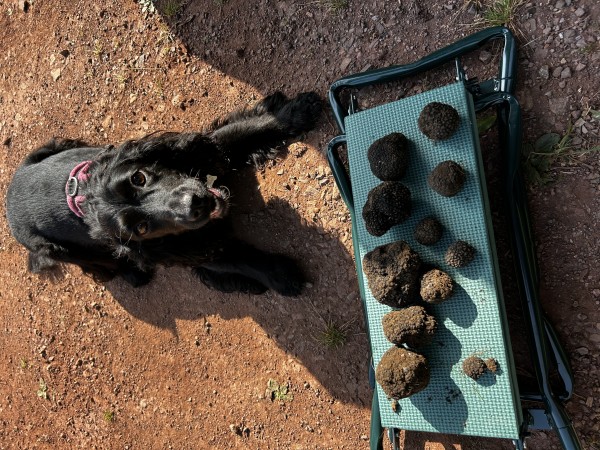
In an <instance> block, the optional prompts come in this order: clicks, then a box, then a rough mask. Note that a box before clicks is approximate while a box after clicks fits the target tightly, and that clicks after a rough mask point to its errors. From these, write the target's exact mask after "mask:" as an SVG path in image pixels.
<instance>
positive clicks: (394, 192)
mask: <svg viewBox="0 0 600 450" xmlns="http://www.w3.org/2000/svg"><path fill="white" fill-rule="evenodd" d="M410 212H411V200H410V191H409V190H408V188H407V187H406V186H404V185H403V184H402V183H400V182H399V181H384V182H383V183H381V184H379V185H378V186H375V187H374V188H373V189H371V191H370V192H369V195H368V196H367V201H366V203H365V206H364V207H363V211H362V215H363V219H364V220H365V226H366V228H367V231H368V232H369V233H371V234H372V235H373V236H383V235H384V234H385V233H386V232H387V231H388V230H389V229H390V228H392V227H393V226H394V225H397V224H399V223H402V222H404V221H405V220H406V219H408V218H409V216H410Z"/></svg>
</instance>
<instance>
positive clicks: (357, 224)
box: [328, 27, 581, 450]
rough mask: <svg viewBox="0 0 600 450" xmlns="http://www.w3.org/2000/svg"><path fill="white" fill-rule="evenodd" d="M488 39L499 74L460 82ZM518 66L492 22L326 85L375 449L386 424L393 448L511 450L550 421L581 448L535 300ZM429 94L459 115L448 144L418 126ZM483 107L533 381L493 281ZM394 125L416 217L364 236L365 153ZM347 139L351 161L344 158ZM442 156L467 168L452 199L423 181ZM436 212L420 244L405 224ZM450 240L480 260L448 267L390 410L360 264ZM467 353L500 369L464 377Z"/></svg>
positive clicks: (375, 312)
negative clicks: (359, 305)
mask: <svg viewBox="0 0 600 450" xmlns="http://www.w3.org/2000/svg"><path fill="white" fill-rule="evenodd" d="M496 40H497V41H499V43H500V44H501V45H502V50H501V60H500V64H499V72H498V75H497V77H495V78H492V79H489V80H486V81H477V80H476V79H474V80H469V79H467V76H466V73H465V71H464V70H463V67H462V63H461V60H460V57H461V56H463V55H466V54H467V53H469V52H473V51H474V50H477V49H480V48H482V47H483V46H485V45H488V43H490V42H491V41H496ZM452 61H455V62H456V72H457V75H456V82H454V83H451V84H449V85H446V86H441V87H437V88H434V89H431V90H427V91H425V92H422V93H418V94H416V95H412V96H409V97H405V98H402V99H400V100H396V101H392V102H389V103H384V104H382V105H379V106H375V107H370V108H368V109H365V110H363V111H359V110H358V103H357V100H356V96H355V95H354V92H353V91H354V90H355V89H359V88H364V87H367V86H372V85H377V84H381V83H388V82H394V81H400V80H402V79H403V78H406V77H414V76H415V75H420V74H422V73H423V72H425V71H430V70H432V69H436V68H438V67H440V66H442V65H443V64H446V63H449V62H452ZM515 72H516V48H515V42H514V38H513V36H512V34H511V33H510V31H509V30H508V29H506V28H504V27H494V28H490V29H486V30H483V31H480V32H477V33H475V34H473V35H471V36H469V37H466V38H464V39H462V40H460V41H458V42H456V43H455V44H452V45H450V46H448V47H446V48H443V49H441V50H439V51H437V52H435V53H432V54H430V55H429V56H426V57H425V58H423V59H421V60H419V61H417V62H415V63H412V64H408V65H400V66H392V67H388V68H383V69H377V70H372V71H367V72H363V73H358V74H354V75H350V76H347V77H345V78H342V79H340V80H338V81H336V82H335V83H333V84H332V86H331V88H330V90H329V101H330V103H331V106H332V108H333V113H334V116H335V120H336V124H337V127H338V129H339V131H340V133H341V134H340V135H339V136H337V137H335V138H334V139H332V141H331V142H330V143H329V147H328V159H329V163H330V166H331V168H332V171H333V174H334V178H335V180H336V184H337V186H338V188H339V190H340V192H341V195H342V198H343V199H344V201H345V203H346V205H347V207H348V209H349V210H350V214H351V217H352V236H353V244H354V252H355V259H356V266H357V273H358V279H359V286H360V291H361V297H362V301H363V306H364V311H365V317H366V323H367V326H368V331H369V340H370V345H371V353H372V364H371V370H370V373H369V378H370V381H371V384H372V385H373V387H374V394H373V404H372V418H371V442H370V444H371V449H379V448H382V445H383V436H384V431H383V430H384V429H387V434H388V437H389V439H390V440H391V442H392V445H393V447H394V448H398V446H399V443H398V434H397V430H399V429H404V430H416V431H430V432H439V433H446V434H464V435H473V436H482V437H496V438H505V439H511V440H512V441H513V443H514V444H515V447H516V448H518V449H522V448H524V445H525V444H524V441H525V438H526V436H527V435H528V432H529V431H531V430H534V429H553V430H555V431H556V432H557V433H558V436H559V438H560V441H561V442H562V445H563V446H564V448H565V449H567V450H571V449H580V448H581V445H580V443H579V440H578V438H577V436H576V434H575V431H574V429H573V426H572V424H571V421H570V419H569V417H568V416H567V413H566V411H565V408H564V406H563V402H564V401H566V400H568V399H569V398H570V397H571V395H572V392H573V381H572V374H571V371H570V368H569V364H568V361H567V359H566V357H565V355H564V352H563V350H562V348H561V346H560V344H559V342H558V340H557V337H556V335H555V334H554V332H553V330H552V327H551V326H550V324H549V323H548V321H547V320H546V319H545V317H544V314H543V312H542V310H541V307H540V302H539V295H538V285H539V271H538V266H537V263H536V259H535V251H534V247H533V239H532V235H531V229H530V224H529V219H528V212H527V203H526V194H525V190H524V186H523V182H522V179H521V173H520V158H521V112H520V107H519V104H518V102H517V100H516V98H515V97H514V87H515ZM348 94H349V95H348ZM342 98H347V100H345V101H343V100H342ZM434 101H436V102H442V103H446V104H450V105H452V106H453V107H454V108H455V109H456V110H457V111H458V113H459V115H460V118H461V123H460V126H459V128H458V130H457V132H456V133H455V135H454V136H452V137H451V138H450V139H448V140H446V141H439V142H436V141H432V140H430V139H428V138H427V137H425V136H424V135H423V133H421V132H420V130H419V128H418V127H417V119H418V116H419V113H420V111H421V110H422V108H423V107H424V105H426V104H428V103H430V102H434ZM343 103H345V104H346V105H345V106H344V105H343ZM490 108H495V113H496V123H497V126H498V135H499V148H500V152H501V154H502V160H503V161H504V169H503V180H504V188H503V190H504V192H503V195H504V196H505V198H506V203H507V208H506V209H507V210H506V217H507V222H508V224H509V234H510V241H511V242H510V247H511V249H512V254H513V259H514V269H515V276H514V277H515V280H516V281H515V283H516V285H517V287H518V293H519V295H518V296H519V297H520V300H521V304H522V309H523V312H524V323H525V326H526V327H527V329H528V336H529V338H530V339H529V340H530V343H529V344H530V356H531V362H532V367H533V368H534V372H535V378H536V380H537V382H536V383H535V384H537V387H536V388H534V389H531V388H530V387H525V386H521V385H520V380H519V379H518V377H517V375H516V370H515V364H514V358H513V354H512V350H511V344H510V338H509V332H508V321H507V314H506V309H505V305H504V299H503V293H502V292H503V289H502V284H501V282H500V270H499V266H498V258H497V254H496V243H495V239H494V230H493V226H492V222H491V218H490V207H489V201H488V195H487V188H486V177H485V173H484V166H483V163H482V155H481V151H480V147H479V136H478V131H477V118H476V113H477V112H480V111H483V110H486V109H490ZM392 132H400V133H403V134H404V135H405V136H406V137H407V138H408V139H409V141H410V142H411V145H412V147H411V161H410V164H409V170H408V174H407V175H406V176H405V178H403V180H402V182H403V183H404V184H406V185H407V186H408V187H409V188H410V190H411V192H412V204H413V207H412V214H411V216H410V218H409V219H408V220H407V221H406V222H405V223H403V224H401V225H397V226H394V227H392V228H391V229H390V230H389V231H388V232H387V233H385V234H384V235H383V236H381V237H376V236H373V235H371V234H370V233H368V232H367V230H366V227H365V223H364V220H363V217H362V214H361V211H362V208H363V205H364V204H365V201H366V198H367V195H368V192H369V191H370V190H371V189H372V188H373V187H375V186H376V185H378V184H379V183H380V180H378V179H377V178H376V177H375V176H374V175H373V173H372V172H371V170H370V167H369V163H368V160H367V157H366V155H367V149H368V148H369V146H370V145H371V144H372V143H373V142H374V141H375V140H377V139H379V138H381V137H383V136H386V135H388V134H390V133H392ZM343 145H345V148H346V152H347V165H346V164H345V163H346V161H343V160H342V158H341V157H340V154H342V153H341V152H340V150H341V149H342V146H343ZM448 159H452V160H455V161H457V162H459V163H460V164H461V166H462V167H463V168H464V169H465V170H466V172H467V182H466V183H465V187H464V189H463V190H462V191H461V192H460V194H459V195H457V196H455V197H452V198H451V199H449V198H445V197H442V196H439V195H437V194H436V193H435V192H433V191H432V190H431V189H428V187H427V182H426V179H427V174H428V173H429V172H430V171H431V170H432V169H433V167H435V165H436V164H438V163H439V162H441V161H444V160H448ZM432 214H433V215H435V216H436V217H438V218H440V220H441V221H442V223H443V224H444V227H445V232H444V237H443V238H442V240H441V241H440V242H439V243H438V244H436V245H435V246H432V247H425V246H420V245H419V244H418V243H416V242H415V240H414V238H413V235H412V230H413V229H414V226H415V224H416V223H417V222H418V221H419V220H421V219H422V218H423V217H425V216H427V215H432ZM456 239H461V240H465V241H467V242H469V243H470V244H472V245H473V246H474V247H475V248H476V251H477V256H476V258H475V260H474V261H473V263H472V264H470V265H469V266H468V267H466V268H462V269H455V268H452V267H445V270H446V271H447V272H448V273H449V274H450V275H451V276H452V278H453V279H454V280H455V282H456V285H457V287H458V288H457V289H456V292H455V294H454V295H453V297H452V298H451V299H450V300H449V301H447V302H445V303H443V304H440V305H434V306H433V307H432V310H433V314H434V316H435V317H436V318H437V321H438V324H439V327H438V330H437V332H436V334H435V337H434V340H433V342H432V343H431V344H428V345H427V347H425V348H424V349H423V353H424V354H425V355H426V357H427V358H428V361H429V365H430V368H431V380H430V383H429V385H428V386H427V388H426V389H424V390H423V391H421V392H419V393H417V394H415V395H413V396H411V397H409V398H404V399H402V400H400V402H399V403H398V405H397V407H395V408H392V407H391V406H390V402H389V401H388V400H387V399H386V395H385V393H384V392H383V390H382V389H381V386H379V385H378V383H376V382H375V380H374V368H375V367H377V364H378V362H379V360H380V359H381V357H382V355H383V353H384V352H385V351H386V350H387V349H388V348H389V347H391V346H392V344H391V343H390V342H388V341H387V340H386V339H385V337H384V335H383V332H382V327H381V319H382V317H383V315H385V314H386V313H387V312H389V311H390V310H391V308H390V307H388V306H386V305H382V304H381V303H379V302H378V301H376V300H375V298H374V297H373V295H372V293H371V291H370V289H369V286H368V283H367V280H366V277H365V276H364V274H363V271H362V260H363V257H364V255H365V254H366V253H367V252H369V251H370V250H372V249H373V248H375V247H376V246H379V245H382V244H386V243H390V242H393V241H397V240H404V241H406V242H408V243H409V244H410V245H411V247H414V248H416V249H417V250H418V253H419V254H420V255H421V257H422V258H423V259H424V260H426V261H428V262H429V263H433V264H439V263H440V261H441V264H443V252H444V249H445V248H447V246H448V245H449V244H450V243H451V242H452V241H453V240H456ZM440 254H441V255H442V257H441V258H440ZM473 354H476V355H482V356H486V357H493V358H494V359H496V360H497V361H498V362H499V367H500V369H501V370H500V371H499V372H498V373H497V374H494V375H492V374H490V375H487V378H485V379H482V380H481V381H479V382H477V381H474V380H472V379H471V378H469V377H467V376H465V375H464V373H462V371H461V362H462V361H463V360H464V358H466V357H467V356H469V355H473ZM551 374H558V379H559V383H558V384H559V387H557V386H556V384H557V383H555V382H551V380H550V377H551Z"/></svg>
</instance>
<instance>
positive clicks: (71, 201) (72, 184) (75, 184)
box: [65, 161, 92, 217]
mask: <svg viewBox="0 0 600 450" xmlns="http://www.w3.org/2000/svg"><path fill="white" fill-rule="evenodd" d="M91 164H92V162H91V161H84V162H82V163H79V164H77V165H76V166H75V167H74V168H73V170H71V173H70V174H69V179H68V180H67V185H66V186H65V194H67V205H69V209H70V210H71V211H73V212H74V213H75V215H76V216H77V217H83V216H84V213H83V210H82V209H81V204H82V203H83V202H84V201H85V195H77V193H78V191H79V182H80V181H87V180H88V179H89V178H90V174H89V172H88V170H89V168H90V165H91Z"/></svg>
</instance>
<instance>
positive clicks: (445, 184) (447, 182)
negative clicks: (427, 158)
mask: <svg viewBox="0 0 600 450" xmlns="http://www.w3.org/2000/svg"><path fill="white" fill-rule="evenodd" d="M465 179H466V173H465V170H464V169H463V168H462V167H461V166H460V164H457V163H456V162H454V161H444V162H441V163H439V164H438V165H437V166H436V167H435V169H433V170H432V171H431V173H430V174H429V176H428V177H427V184H429V187H430V188H431V189H433V190H434V191H435V192H437V193H438V194H440V195H443V196H444V197H453V196H454V195H456V194H458V193H459V192H460V190H461V189H462V187H463V184H465Z"/></svg>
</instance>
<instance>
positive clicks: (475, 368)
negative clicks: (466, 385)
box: [462, 356, 486, 380]
mask: <svg viewBox="0 0 600 450" xmlns="http://www.w3.org/2000/svg"><path fill="white" fill-rule="evenodd" d="M462 370H463V372H464V373H465V375H467V376H468V377H470V378H473V379H474V380H478V379H479V377H481V375H483V374H484V373H485V370H486V366H485V362H484V361H483V359H481V358H480V357H478V356H469V357H468V358H466V359H465V360H464V361H463V363H462Z"/></svg>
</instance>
